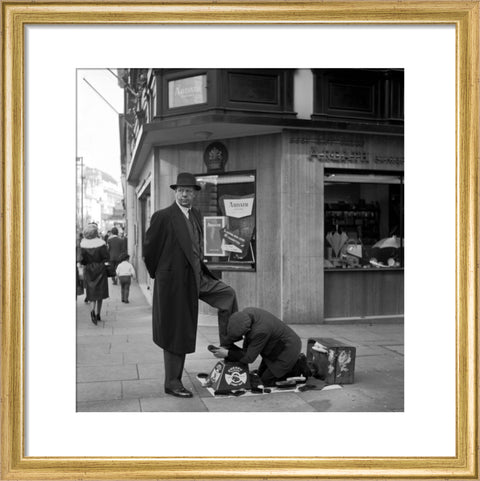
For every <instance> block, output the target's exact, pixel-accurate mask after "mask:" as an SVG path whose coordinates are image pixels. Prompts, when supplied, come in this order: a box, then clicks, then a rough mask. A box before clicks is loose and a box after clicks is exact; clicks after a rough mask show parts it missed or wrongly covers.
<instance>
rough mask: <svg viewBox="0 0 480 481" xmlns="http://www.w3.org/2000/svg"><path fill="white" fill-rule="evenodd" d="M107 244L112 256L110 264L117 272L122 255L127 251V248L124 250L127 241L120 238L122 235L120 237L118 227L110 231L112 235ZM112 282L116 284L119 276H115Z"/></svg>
mask: <svg viewBox="0 0 480 481" xmlns="http://www.w3.org/2000/svg"><path fill="white" fill-rule="evenodd" d="M107 246H108V253H109V256H110V264H111V265H112V269H113V271H114V272H115V270H116V269H117V265H118V260H119V258H120V255H121V254H124V253H125V250H124V246H125V242H124V240H123V239H120V237H118V229H117V228H116V227H113V228H112V230H111V231H110V235H109V236H108V240H107ZM112 282H113V284H114V285H116V284H117V278H116V277H113V278H112Z"/></svg>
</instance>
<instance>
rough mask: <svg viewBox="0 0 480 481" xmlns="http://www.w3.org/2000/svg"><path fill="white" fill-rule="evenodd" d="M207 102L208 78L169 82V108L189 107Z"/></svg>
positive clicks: (188, 78) (191, 78)
mask: <svg viewBox="0 0 480 481" xmlns="http://www.w3.org/2000/svg"><path fill="white" fill-rule="evenodd" d="M206 102H207V76H206V75H196V76H195V77H187V78H181V79H177V80H171V81H170V82H168V108H170V109H172V108H177V107H187V106H189V105H197V104H204V103H206Z"/></svg>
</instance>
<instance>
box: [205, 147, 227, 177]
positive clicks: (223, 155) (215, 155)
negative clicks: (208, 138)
mask: <svg viewBox="0 0 480 481" xmlns="http://www.w3.org/2000/svg"><path fill="white" fill-rule="evenodd" d="M227 160H228V150H227V148H226V147H225V146H224V145H223V144H222V143H221V142H212V143H211V144H209V146H208V147H207V148H206V149H205V152H204V154H203V161H204V162H205V165H206V166H207V170H208V172H223V171H224V169H225V164H226V163H227Z"/></svg>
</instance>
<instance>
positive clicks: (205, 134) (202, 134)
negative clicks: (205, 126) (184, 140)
mask: <svg viewBox="0 0 480 481" xmlns="http://www.w3.org/2000/svg"><path fill="white" fill-rule="evenodd" d="M193 135H195V137H196V138H197V139H200V140H208V139H209V138H210V137H211V136H212V135H213V132H209V131H208V130H199V131H197V132H195V133H194V134H193Z"/></svg>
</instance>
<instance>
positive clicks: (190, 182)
mask: <svg viewBox="0 0 480 481" xmlns="http://www.w3.org/2000/svg"><path fill="white" fill-rule="evenodd" d="M177 187H193V188H194V189H195V190H201V187H200V186H199V185H198V184H197V179H195V176H193V175H192V174H190V173H188V172H180V174H178V175H177V183H176V184H172V185H171V186H170V189H173V190H175V189H176V188H177Z"/></svg>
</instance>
